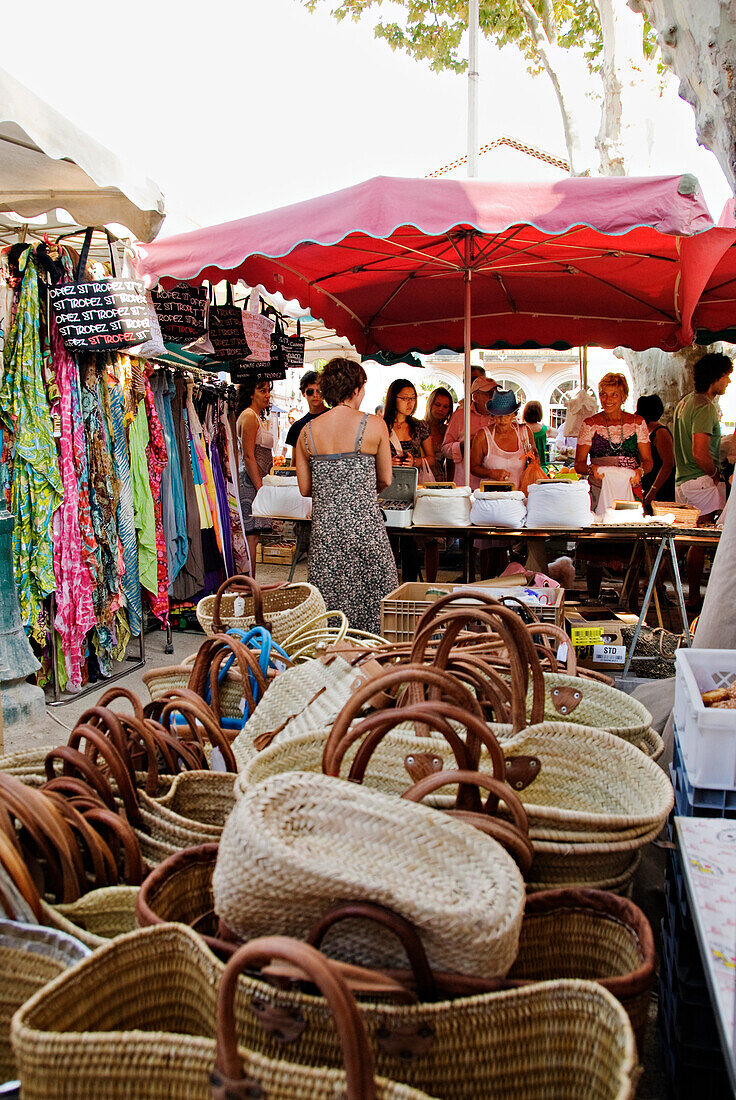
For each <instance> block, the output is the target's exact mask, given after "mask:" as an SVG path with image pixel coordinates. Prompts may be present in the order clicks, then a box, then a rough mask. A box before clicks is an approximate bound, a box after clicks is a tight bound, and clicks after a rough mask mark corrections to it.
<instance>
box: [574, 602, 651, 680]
mask: <svg viewBox="0 0 736 1100" xmlns="http://www.w3.org/2000/svg"><path fill="white" fill-rule="evenodd" d="M638 618H639V616H638V615H632V614H629V613H628V612H626V611H613V610H612V608H610V607H604V606H603V605H602V604H588V605H585V604H576V603H568V605H567V607H566V608H565V630H566V631H567V633H568V634H569V635H570V638H571V639H572V644H573V645H574V646H575V654H576V656H577V659H578V664H579V665H582V666H583V668H596V669H599V670H600V671H607V670H610V671H613V672H615V671H616V669H618V670H619V672H620V671H621V670H622V669H623V667H624V663H625V661H626V646H625V645H624V641H623V637H622V634H621V631H622V629H623V627H625V626H636V623H637V621H638Z"/></svg>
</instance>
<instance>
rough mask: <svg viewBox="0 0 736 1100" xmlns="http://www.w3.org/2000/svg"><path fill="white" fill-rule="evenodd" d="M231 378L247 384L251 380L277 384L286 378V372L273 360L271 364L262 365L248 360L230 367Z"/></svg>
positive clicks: (263, 363) (264, 363)
mask: <svg viewBox="0 0 736 1100" xmlns="http://www.w3.org/2000/svg"><path fill="white" fill-rule="evenodd" d="M230 377H231V378H232V380H233V382H247V381H248V380H249V379H251V378H255V380H256V382H277V381H278V380H279V379H281V378H286V371H285V370H284V368H283V367H282V366H281V364H280V363H279V362H277V361H276V360H274V359H273V358H272V359H271V360H270V362H265V361H264V362H261V363H254V362H252V361H251V360H248V361H247V362H240V363H234V364H233V365H232V366H231V367H230Z"/></svg>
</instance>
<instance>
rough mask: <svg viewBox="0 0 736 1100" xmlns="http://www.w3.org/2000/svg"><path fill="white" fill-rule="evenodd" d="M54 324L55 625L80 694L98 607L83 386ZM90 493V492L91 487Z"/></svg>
mask: <svg viewBox="0 0 736 1100" xmlns="http://www.w3.org/2000/svg"><path fill="white" fill-rule="evenodd" d="M49 324H50V326H51V348H52V353H53V358H54V371H55V375H56V382H57V385H58V387H59V403H58V412H59V423H60V428H61V434H60V436H59V468H60V470H61V480H62V483H63V486H64V498H63V501H62V504H61V507H60V508H59V510H58V511H57V513H56V515H55V517H54V576H55V578H56V616H55V618H54V627H55V628H56V630H57V632H58V634H59V638H60V639H61V651H62V655H63V659H64V665H65V670H66V677H67V679H68V683H69V685H70V686H71V687H72V689H74V690H79V689H80V688H81V686H82V651H83V649H84V647H85V638H86V634H87V632H88V631H89V630H91V629H92V627H93V626H94V625H95V609H94V605H93V603H92V577H91V575H90V571H89V568H88V566H87V564H86V561H85V559H84V557H83V553H82V530H81V527H80V523H79V514H80V492H81V486H80V483H79V480H78V471H77V465H78V464H77V457H76V455H75V432H76V429H77V425H76V424H75V420H74V415H73V397H72V395H73V393H74V391H75V390H76V389H77V387H78V371H77V364H76V363H75V361H74V359H73V358H72V357H71V355H70V354H69V352H68V351H67V350H66V348H65V347H64V343H63V341H62V339H61V334H60V333H59V329H58V327H57V324H56V320H55V319H54V316H53V313H52V314H51V315H50V318H49ZM85 482H86V469H85ZM85 493H88V489H87V486H86V484H85ZM87 508H89V502H87Z"/></svg>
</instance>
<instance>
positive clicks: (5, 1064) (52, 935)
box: [0, 920, 90, 1082]
mask: <svg viewBox="0 0 736 1100" xmlns="http://www.w3.org/2000/svg"><path fill="white" fill-rule="evenodd" d="M89 954H90V951H89V948H87V947H85V946H84V944H82V943H80V942H79V940H76V939H74V938H73V937H72V936H68V935H65V934H64V933H63V932H58V931H56V930H55V929H52V928H41V927H39V926H38V925H35V924H21V923H17V922H15V921H10V920H0V1082H2V1081H9V1080H13V1079H15V1078H17V1076H18V1074H17V1071H16V1066H15V1059H14V1058H13V1052H12V1050H11V1046H10V1021H11V1020H12V1018H13V1014H14V1013H15V1011H16V1009H18V1008H20V1006H21V1005H22V1004H23V1003H24V1001H27V1000H28V998H29V997H31V996H32V995H33V994H34V993H35V992H36V991H37V990H39V989H41V988H42V987H43V986H45V985H46V984H47V982H50V981H52V980H53V979H54V978H56V977H58V975H59V974H63V973H64V971H65V970H67V969H68V968H69V967H70V966H76V964H77V963H78V962H80V961H81V960H82V959H84V958H86V957H87V956H88V955H89Z"/></svg>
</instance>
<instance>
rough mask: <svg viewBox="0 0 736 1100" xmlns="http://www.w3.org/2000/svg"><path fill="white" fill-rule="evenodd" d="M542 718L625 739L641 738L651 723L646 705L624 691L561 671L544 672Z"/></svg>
mask: <svg viewBox="0 0 736 1100" xmlns="http://www.w3.org/2000/svg"><path fill="white" fill-rule="evenodd" d="M530 705H531V695H529V696H528V697H527V706H530ZM544 720H545V721H547V722H573V723H575V724H576V725H577V724H578V723H579V724H580V725H581V726H592V727H594V728H595V729H601V730H607V731H608V732H609V733H615V734H616V735H617V736H618V737H622V738H623V739H624V740H625V741H640V740H641V739H642V738H643V737H645V736H646V734H647V731H648V730H649V729H650V728H651V725H652V716H651V714H650V713H649V711H648V710H647V709H646V707H645V706H643V705H642V704H641V703H640V702H639V701H638V699H633V698H632V697H631V696H630V695H627V694H626V692H625V691H619V689H618V688H614V687H608V686H607V685H606V684H599V683H596V682H595V681H594V680H582V679H580V678H579V677H577V676H567V675H565V674H564V673H562V672H545V673H544Z"/></svg>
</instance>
